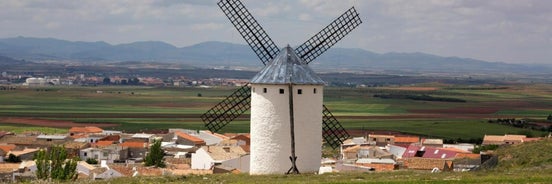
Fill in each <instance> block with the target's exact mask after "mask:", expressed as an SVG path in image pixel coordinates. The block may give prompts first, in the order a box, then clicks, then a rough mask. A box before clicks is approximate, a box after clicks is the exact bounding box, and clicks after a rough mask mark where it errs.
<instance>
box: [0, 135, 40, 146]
mask: <svg viewBox="0 0 552 184" xmlns="http://www.w3.org/2000/svg"><path fill="white" fill-rule="evenodd" d="M35 142H36V136H16V135H6V136H4V137H2V138H0V143H7V144H15V145H30V144H34V143H35Z"/></svg>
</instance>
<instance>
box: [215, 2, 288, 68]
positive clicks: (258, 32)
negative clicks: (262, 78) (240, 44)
mask: <svg viewBox="0 0 552 184" xmlns="http://www.w3.org/2000/svg"><path fill="white" fill-rule="evenodd" d="M218 6H219V7H220V9H222V11H223V12H224V14H226V17H228V19H230V22H232V24H234V27H236V29H237V30H238V32H240V34H241V35H242V37H243V38H244V39H245V41H246V42H247V43H248V44H249V46H250V47H251V49H253V51H254V52H255V54H257V56H258V57H259V59H260V60H261V62H262V63H263V64H264V65H266V63H268V62H270V60H272V59H273V58H274V57H276V55H278V52H280V49H279V48H278V46H276V44H274V42H273V41H272V39H270V37H269V36H268V34H266V32H265V31H264V29H263V28H262V27H261V25H259V23H258V22H257V20H255V18H253V16H252V15H251V13H249V11H248V10H247V9H246V8H245V6H244V5H243V4H242V3H241V2H240V1H239V0H221V1H219V2H218Z"/></svg>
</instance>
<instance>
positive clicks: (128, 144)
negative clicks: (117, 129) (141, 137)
mask: <svg viewBox="0 0 552 184" xmlns="http://www.w3.org/2000/svg"><path fill="white" fill-rule="evenodd" d="M119 145H120V146H121V147H128V148H146V147H147V146H148V144H147V143H145V142H123V143H121V144H119Z"/></svg>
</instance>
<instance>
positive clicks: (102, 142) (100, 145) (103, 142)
mask: <svg viewBox="0 0 552 184" xmlns="http://www.w3.org/2000/svg"><path fill="white" fill-rule="evenodd" d="M112 144H113V141H98V142H96V143H95V144H94V146H96V147H106V146H110V145H112Z"/></svg>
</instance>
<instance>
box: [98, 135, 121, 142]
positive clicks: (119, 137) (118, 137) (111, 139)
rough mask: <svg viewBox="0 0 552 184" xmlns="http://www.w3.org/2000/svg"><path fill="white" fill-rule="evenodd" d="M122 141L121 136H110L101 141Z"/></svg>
mask: <svg viewBox="0 0 552 184" xmlns="http://www.w3.org/2000/svg"><path fill="white" fill-rule="evenodd" d="M120 139H121V136H120V135H108V136H105V137H104V138H101V139H100V141H119V140H120Z"/></svg>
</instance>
